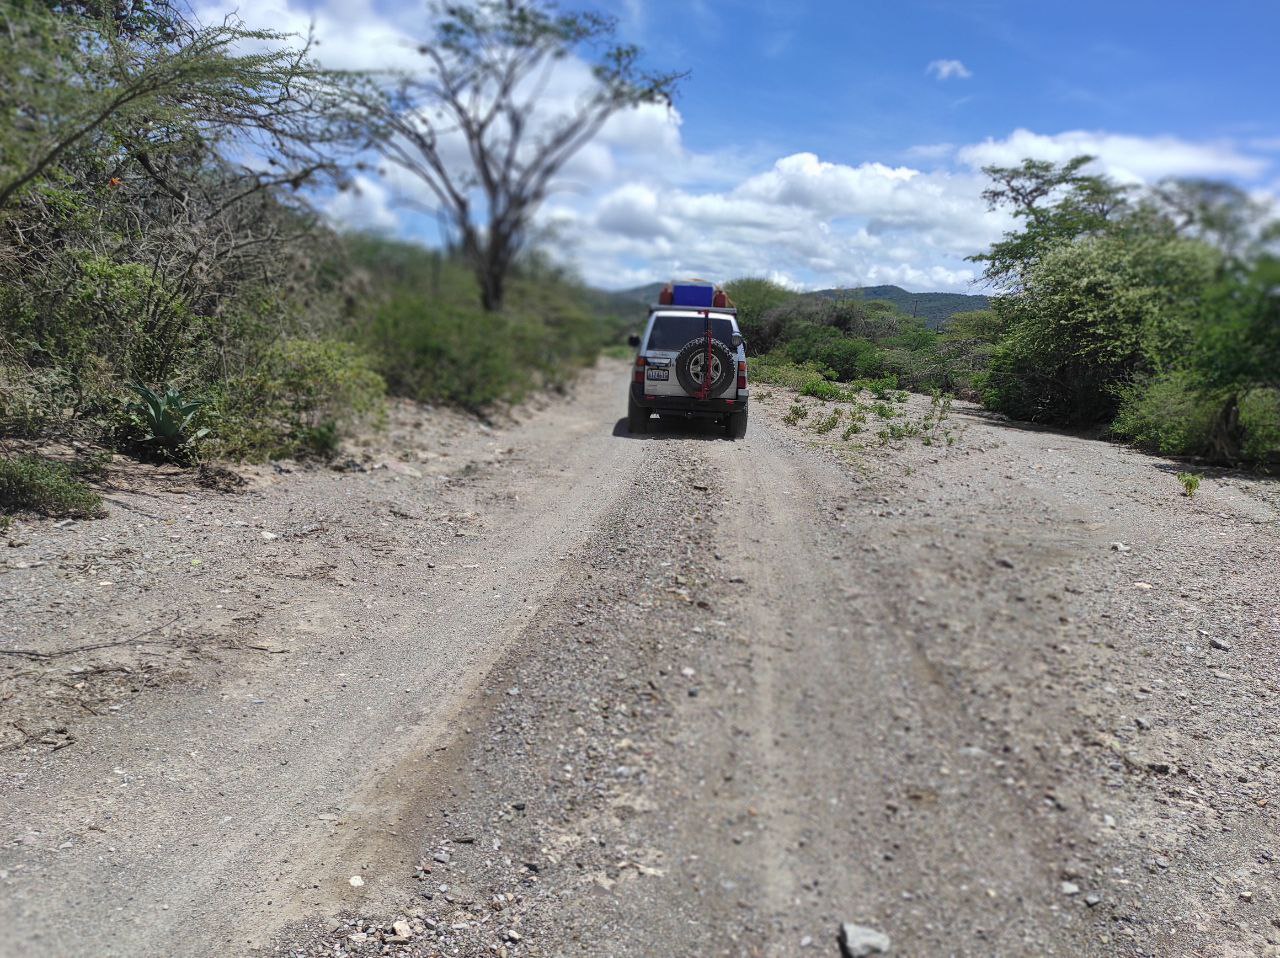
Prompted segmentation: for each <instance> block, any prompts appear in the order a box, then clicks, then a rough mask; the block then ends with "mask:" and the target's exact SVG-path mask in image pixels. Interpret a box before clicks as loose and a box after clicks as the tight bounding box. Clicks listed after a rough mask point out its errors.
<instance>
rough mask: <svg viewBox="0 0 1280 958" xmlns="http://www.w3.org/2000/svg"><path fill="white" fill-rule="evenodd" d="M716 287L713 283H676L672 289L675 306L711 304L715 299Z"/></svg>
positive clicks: (672, 301)
mask: <svg viewBox="0 0 1280 958" xmlns="http://www.w3.org/2000/svg"><path fill="white" fill-rule="evenodd" d="M715 295H716V288H715V286H714V284H712V283H701V282H683V283H676V284H675V285H674V286H673V287H672V289H671V303H672V305H674V306H701V307H706V306H710V305H711V304H712V302H714V300H715Z"/></svg>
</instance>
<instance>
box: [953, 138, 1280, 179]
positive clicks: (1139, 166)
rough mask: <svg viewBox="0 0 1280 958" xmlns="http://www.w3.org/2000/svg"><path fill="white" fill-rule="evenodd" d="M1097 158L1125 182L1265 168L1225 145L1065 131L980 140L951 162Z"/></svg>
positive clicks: (1251, 173) (1252, 173) (1245, 173)
mask: <svg viewBox="0 0 1280 958" xmlns="http://www.w3.org/2000/svg"><path fill="white" fill-rule="evenodd" d="M1085 153H1087V154H1089V155H1091V156H1096V157H1097V158H1098V163H1099V165H1100V166H1101V167H1102V169H1103V171H1105V172H1106V173H1108V174H1110V175H1111V176H1114V177H1115V178H1116V179H1119V180H1123V181H1125V182H1129V183H1146V182H1151V181H1154V180H1158V179H1161V178H1162V177H1166V176H1228V177H1242V178H1245V179H1252V178H1254V177H1257V176H1259V175H1260V174H1261V173H1262V172H1263V171H1264V170H1266V169H1267V167H1268V166H1269V165H1270V164H1269V163H1268V161H1267V160H1265V159H1263V158H1260V157H1257V156H1249V155H1247V154H1245V153H1242V152H1240V150H1239V148H1238V147H1236V146H1235V145H1234V144H1231V143H1227V142H1199V143H1197V142H1192V141H1190V140H1184V139H1180V138H1179V137H1176V136H1131V135H1127V134H1122V133H1105V132H1101V131H1089V130H1071V131H1068V132H1066V133H1057V134H1053V135H1045V134H1042V133H1033V132H1031V131H1030V130H1023V129H1019V130H1014V131H1013V133H1011V134H1010V135H1009V136H1007V137H1005V138H1004V139H999V140H997V139H990V138H989V139H986V140H984V141H983V142H981V143H975V144H973V145H971V146H966V147H963V148H962V149H960V150H959V151H958V153H957V158H958V159H959V160H960V162H962V163H965V164H967V165H969V166H970V167H973V168H975V169H976V168H978V167H982V166H987V165H991V164H995V165H999V166H1014V165H1016V164H1018V163H1021V162H1022V160H1023V159H1024V158H1025V157H1032V158H1034V159H1038V160H1051V161H1053V162H1057V163H1060V162H1062V161H1064V160H1069V159H1071V158H1072V157H1073V156H1079V155H1081V154H1085Z"/></svg>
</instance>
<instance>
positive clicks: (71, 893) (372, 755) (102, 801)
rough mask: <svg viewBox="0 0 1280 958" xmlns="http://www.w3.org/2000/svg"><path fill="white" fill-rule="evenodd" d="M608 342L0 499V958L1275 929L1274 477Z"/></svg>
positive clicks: (607, 951)
mask: <svg viewBox="0 0 1280 958" xmlns="http://www.w3.org/2000/svg"><path fill="white" fill-rule="evenodd" d="M624 376H625V370H624V369H623V367H622V366H621V365H619V364H616V363H605V364H602V365H601V367H599V368H598V369H597V370H595V371H594V372H592V373H590V374H588V375H586V376H584V378H583V380H582V381H581V383H580V384H579V386H578V388H577V389H576V391H575V392H574V393H573V394H572V395H571V396H569V397H564V398H561V399H557V400H555V401H550V400H547V401H543V402H542V403H541V405H540V407H539V408H529V409H526V410H522V411H520V412H519V414H518V416H517V417H515V418H513V419H512V420H510V421H505V422H503V423H499V424H496V425H495V426H493V427H485V426H483V425H481V424H479V423H476V422H473V421H470V420H466V419H463V418H461V417H457V416H453V415H448V414H443V413H439V412H432V411H421V410H414V409H412V408H410V407H400V408H398V409H397V410H396V412H395V415H394V416H393V423H392V429H391V430H390V432H389V433H388V434H386V435H384V436H382V437H380V438H378V439H376V440H373V441H372V443H371V444H370V445H369V446H367V447H366V448H364V449H357V450H354V451H353V453H354V454H353V456H352V457H351V458H350V461H348V462H346V465H347V467H348V468H347V469H346V470H345V471H341V472H339V471H334V470H315V469H310V470H308V469H297V470H295V471H290V472H279V471H277V470H275V469H265V470H259V471H257V472H255V473H253V474H251V475H250V476H249V480H250V481H249V484H248V486H247V487H246V488H244V489H241V490H238V491H231V492H225V493H221V492H215V491H211V490H209V489H207V488H205V487H202V486H198V485H196V484H194V483H192V482H190V481H189V480H187V479H184V478H183V477H180V476H174V477H169V478H167V479H165V480H164V481H163V482H161V481H158V480H156V479H155V477H148V476H145V475H141V474H137V473H129V472H128V471H127V470H123V469H121V470H118V471H117V474H116V475H115V477H114V479H113V482H114V483H115V486H116V488H115V490H114V491H113V492H111V494H110V498H111V501H110V503H109V505H110V506H111V507H112V508H111V515H110V517H109V518H107V519H105V520H100V521H94V522H83V523H70V524H67V525H58V524H55V523H50V522H43V521H42V522H28V523H21V524H19V525H18V526H16V527H15V528H14V529H12V530H11V531H10V533H9V538H11V539H12V540H13V541H14V542H15V543H20V544H19V545H14V546H13V547H12V548H9V549H7V550H5V554H3V555H2V556H0V651H3V652H5V654H4V655H0V669H3V670H4V671H3V683H4V684H3V687H2V689H3V691H2V692H0V694H2V695H3V705H2V708H3V710H4V711H3V714H2V715H0V722H2V723H3V724H2V728H3V734H4V736H5V738H4V740H3V744H4V745H5V746H6V749H5V751H3V752H0V773H2V774H3V779H2V781H3V785H2V786H0V822H2V823H3V833H2V834H3V838H4V841H3V845H0V888H3V896H0V926H2V927H3V928H4V929H6V931H5V933H4V934H5V937H4V938H3V940H0V954H4V955H9V954H12V955H20V954H31V953H39V954H44V955H95V956H97V955H176V954H182V955H239V954H250V953H280V954H292V955H296V954H303V955H334V954H343V953H346V954H353V955H354V954H359V955H363V954H369V955H375V954H406V955H468V956H470V955H493V954H505V955H508V956H512V958H514V956H517V955H546V956H551V955H566V956H567V955H584V956H585V955H619V956H623V955H635V956H640V955H690V956H692V955H720V954H723V955H757V956H780V955H792V954H800V955H803V954H808V953H813V954H822V953H826V954H831V955H837V954H840V947H839V945H838V944H837V942H836V936H837V933H838V931H839V929H840V926H841V924H842V923H845V922H850V923H856V924H857V925H859V926H862V927H864V928H868V929H875V930H878V931H879V932H881V933H883V934H885V935H887V936H888V937H889V938H890V939H891V940H892V948H893V951H892V953H894V954H904V955H1051V954H1057V955H1073V956H1074V955H1220V956H1244V955H1259V954H1268V953H1275V954H1280V949H1277V948H1276V943H1277V942H1280V930H1278V929H1277V927H1276V922H1280V907H1278V904H1277V894H1278V893H1280V888H1277V881H1278V880H1280V864H1277V863H1274V862H1273V860H1272V856H1273V855H1274V854H1276V852H1275V851H1274V850H1275V849H1276V848H1277V847H1278V843H1277V840H1276V839H1277V833H1278V832H1280V822H1278V820H1277V811H1276V803H1277V802H1278V801H1280V796H1276V795H1275V794H1274V793H1275V790H1276V789H1275V786H1276V777H1277V769H1276V766H1275V759H1274V754H1275V747H1274V743H1275V742H1276V741H1277V725H1278V724H1280V718H1278V716H1280V713H1278V712H1277V710H1276V708H1275V700H1276V697H1277V694H1278V692H1280V689H1278V688H1277V681H1280V680H1278V679H1277V675H1280V672H1278V671H1277V668H1276V665H1277V661H1276V659H1277V649H1280V642H1278V641H1277V640H1280V607H1278V603H1277V592H1278V591H1280V590H1278V589H1277V583H1280V526H1278V525H1277V517H1278V516H1280V511H1278V508H1277V505H1278V500H1280V497H1278V496H1277V487H1276V485H1275V484H1274V483H1269V482H1267V481H1264V480H1261V479H1257V478H1250V477H1245V476H1238V475H1230V474H1218V473H1213V472H1208V473H1206V476H1205V479H1204V483H1203V485H1202V486H1201V489H1200V491H1199V492H1198V493H1197V494H1196V496H1195V497H1194V498H1187V497H1185V496H1183V495H1181V486H1180V485H1179V483H1178V482H1177V479H1176V473H1177V472H1178V471H1180V470H1182V469H1184V468H1186V466H1185V465H1178V464H1175V463H1170V462H1167V461H1164V460H1161V459H1157V458H1151V457H1147V456H1142V455H1139V454H1137V453H1134V452H1132V451H1128V450H1125V449H1123V448H1121V447H1117V446H1113V445H1110V444H1107V443H1102V442H1097V441H1092V440H1087V439H1082V438H1076V437H1070V436H1063V435H1060V434H1055V433H1050V432H1045V431H1038V430H1031V429H1024V428H1017V427H1014V426H1012V425H1010V424H1008V423H1004V422H1001V421H998V420H996V419H993V418H991V417H987V416H985V415H983V414H981V413H980V412H979V411H977V410H974V409H971V408H968V407H962V406H959V405H957V407H956V408H953V409H951V410H950V412H949V415H948V416H947V418H946V419H945V420H939V418H938V410H936V409H931V408H930V403H929V400H928V399H927V398H924V397H911V398H910V399H909V401H908V402H907V403H906V404H905V407H900V408H903V409H904V410H905V414H904V415H901V416H896V417H894V418H893V419H892V420H883V421H881V420H880V419H879V418H878V417H874V416H873V417H872V419H871V420H870V421H869V422H868V423H866V426H865V428H864V430H863V431H862V432H860V433H856V434H851V435H850V437H849V438H848V439H845V438H842V436H843V430H844V424H845V422H847V420H846V419H843V418H841V419H840V422H839V425H837V426H836V427H833V428H831V429H830V430H828V431H826V432H820V431H818V429H817V428H816V427H817V426H818V425H819V424H822V423H824V421H826V420H828V418H829V415H830V412H831V410H832V409H833V408H834V407H832V406H830V405H828V404H822V403H818V402H817V401H816V400H809V399H804V400H798V399H797V398H796V397H794V396H792V395H790V394H788V393H786V391H784V390H780V389H772V388H769V387H765V388H764V389H763V390H762V391H758V392H759V395H757V397H756V402H755V405H754V406H753V412H752V417H753V418H752V423H751V429H750V432H749V434H748V437H747V439H746V440H745V441H742V442H737V443H734V442H729V441H726V440H724V439H721V438H720V437H718V436H717V435H715V434H714V431H713V430H711V429H709V428H704V427H699V426H696V425H695V426H692V427H690V426H686V425H681V424H666V423H663V424H655V429H654V431H653V432H652V433H651V434H650V435H648V436H645V437H630V436H628V435H627V433H626V431H625V423H619V417H620V415H621V412H622V409H623V389H624V386H623V378H624ZM797 402H798V403H799V404H800V405H802V406H806V407H812V409H811V411H810V412H809V413H808V415H806V416H805V417H804V418H799V419H797V418H796V417H794V416H792V417H790V419H789V420H788V419H787V418H784V417H785V414H786V413H787V412H788V411H789V410H790V409H791V407H792V405H793V404H795V403H797ZM895 408H899V407H895ZM843 415H844V414H843V413H842V416H843ZM926 421H927V422H926ZM890 422H896V423H898V424H900V425H902V424H912V423H914V424H917V425H918V426H919V429H905V430H900V432H902V433H903V434H904V435H905V438H900V439H893V438H889V439H887V440H886V441H883V442H881V441H880V439H878V438H877V437H876V435H875V434H876V432H877V431H878V430H879V428H881V427H887V425H888V423H890ZM912 432H915V433H917V434H915V435H911V434H910V433H912ZM926 438H927V439H928V440H929V444H927V445H926V443H925V441H924V440H925V439H926ZM284 468H286V469H288V468H290V467H288V466H287V465H286V466H285V467H284ZM70 650H79V651H70ZM15 653H18V654H15ZM1273 919H1274V921H1273ZM868 953H872V952H868Z"/></svg>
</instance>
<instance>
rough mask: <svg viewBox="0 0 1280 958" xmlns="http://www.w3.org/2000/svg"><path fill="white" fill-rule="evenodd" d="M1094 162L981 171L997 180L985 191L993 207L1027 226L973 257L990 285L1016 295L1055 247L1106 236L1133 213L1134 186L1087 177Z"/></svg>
mask: <svg viewBox="0 0 1280 958" xmlns="http://www.w3.org/2000/svg"><path fill="white" fill-rule="evenodd" d="M1094 159H1095V158H1094V157H1092V156H1076V157H1073V158H1072V159H1070V160H1068V161H1066V162H1065V163H1062V164H1061V165H1059V164H1056V163H1052V162H1049V161H1047V160H1034V159H1025V160H1023V161H1022V163H1021V164H1019V165H1018V166H985V167H983V168H982V172H984V173H986V174H987V176H989V177H990V178H991V181H992V182H991V185H990V186H989V187H988V188H987V189H985V190H983V192H982V198H983V199H984V200H986V201H987V205H988V207H989V208H990V209H993V210H994V209H999V208H1007V209H1008V210H1009V211H1010V212H1011V213H1012V214H1013V216H1014V217H1016V218H1017V219H1019V220H1022V222H1023V226H1022V229H1021V230H1018V231H1016V232H1012V233H1006V234H1005V235H1004V239H1002V240H999V241H997V242H995V243H993V244H992V245H991V249H990V250H988V251H987V252H985V253H979V254H977V255H976V256H970V257H969V259H970V260H972V261H974V262H979V263H986V264H987V265H986V268H985V270H984V274H983V275H984V276H985V278H986V279H987V280H989V281H990V282H992V283H994V284H995V285H997V286H999V287H1003V288H1006V289H1009V290H1011V291H1016V290H1017V289H1018V288H1019V287H1020V286H1021V284H1022V281H1023V279H1024V278H1025V275H1026V273H1027V271H1028V270H1029V269H1031V268H1032V267H1033V266H1035V264H1036V263H1037V262H1039V260H1040V259H1041V257H1043V256H1044V254H1045V253H1046V252H1048V250H1049V249H1051V248H1052V247H1053V246H1055V245H1056V244H1058V243H1060V242H1064V241H1065V242H1070V241H1071V240H1074V239H1076V238H1077V237H1080V236H1085V235H1088V234H1092V233H1098V232H1103V231H1105V230H1106V229H1107V228H1108V227H1109V226H1110V225H1111V224H1113V223H1114V222H1115V221H1116V220H1118V219H1121V218H1123V217H1124V216H1125V215H1126V214H1128V213H1130V212H1131V202H1130V198H1129V192H1130V190H1129V187H1127V186H1122V185H1120V184H1118V183H1115V182H1114V181H1112V180H1110V179H1108V178H1107V177H1106V176H1101V175H1097V174H1090V173H1086V172H1084V170H1085V168H1086V167H1087V166H1088V165H1089V164H1090V163H1092V162H1093V161H1094Z"/></svg>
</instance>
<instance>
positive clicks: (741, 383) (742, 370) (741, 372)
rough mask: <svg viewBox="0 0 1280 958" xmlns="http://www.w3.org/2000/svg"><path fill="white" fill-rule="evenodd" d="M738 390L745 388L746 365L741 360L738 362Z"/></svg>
mask: <svg viewBox="0 0 1280 958" xmlns="http://www.w3.org/2000/svg"><path fill="white" fill-rule="evenodd" d="M738 388H739V389H746V388H747V364H746V363H745V362H743V361H742V360H739V361H738Z"/></svg>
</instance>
